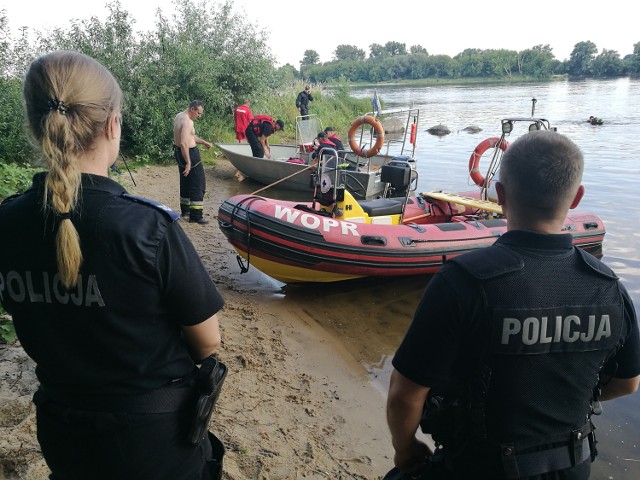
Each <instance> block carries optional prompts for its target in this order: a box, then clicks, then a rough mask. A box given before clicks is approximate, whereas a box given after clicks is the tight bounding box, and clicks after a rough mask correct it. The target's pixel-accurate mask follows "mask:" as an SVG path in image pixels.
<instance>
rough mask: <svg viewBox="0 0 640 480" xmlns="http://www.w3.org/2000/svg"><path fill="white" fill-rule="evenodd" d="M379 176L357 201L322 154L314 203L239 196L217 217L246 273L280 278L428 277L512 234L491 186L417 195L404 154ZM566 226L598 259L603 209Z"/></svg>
mask: <svg viewBox="0 0 640 480" xmlns="http://www.w3.org/2000/svg"><path fill="white" fill-rule="evenodd" d="M496 150H497V151H498V150H499V151H503V150H501V149H500V148H497V149H496ZM381 177H382V181H383V182H385V183H386V184H387V189H386V190H385V196H384V197H383V198H378V199H374V200H359V201H357V200H355V199H354V197H353V196H352V195H351V194H350V192H349V191H348V189H346V188H345V187H344V184H343V183H341V181H340V169H339V168H336V167H335V166H334V167H333V168H332V166H331V163H330V161H326V160H323V161H322V162H321V164H320V167H319V170H318V172H317V173H316V181H317V183H316V185H317V188H316V193H315V194H314V198H313V201H312V202H308V203H300V202H292V201H284V200H276V199H272V198H265V197H261V196H255V195H236V196H234V197H231V198H229V199H228V200H226V201H225V202H224V203H222V205H221V206H220V208H219V211H218V223H219V226H220V228H221V230H222V231H223V232H224V234H225V236H226V237H227V238H228V240H229V242H230V243H231V245H232V246H233V247H234V249H235V250H236V251H237V253H238V261H239V264H240V265H241V268H242V271H246V270H247V269H248V268H249V264H251V265H253V266H254V267H255V268H257V269H259V270H260V271H262V272H263V273H266V274H267V275H269V276H271V277H273V278H275V279H276V280H279V281H281V282H284V283H302V282H336V281H342V280H349V279H354V278H359V277H369V276H380V277H385V276H404V275H422V274H431V273H435V272H436V271H437V270H438V269H440V267H441V266H442V265H443V264H444V263H445V262H446V261H447V260H448V259H450V258H453V257H455V256H457V255H461V254H463V253H466V252H469V251H472V250H476V249H478V248H484V247H487V246H489V245H492V244H493V243H494V242H495V240H496V238H498V237H499V236H500V235H502V234H503V233H505V232H506V231H507V220H506V218H505V217H504V215H503V214H502V209H501V207H500V205H498V204H496V203H494V202H493V201H491V200H490V199H486V198H483V196H486V189H485V190H483V189H481V190H480V192H467V193H447V192H442V191H432V192H423V193H420V194H417V195H416V194H413V193H412V191H413V190H412V188H411V186H412V185H414V184H416V183H417V173H416V172H415V171H414V170H413V169H412V168H411V166H410V165H409V164H408V162H406V161H402V160H399V161H397V162H391V163H390V164H389V165H385V166H383V167H382V172H381ZM483 180H484V179H483ZM485 185H487V181H486V180H485ZM564 231H566V232H568V233H571V234H572V235H573V242H574V245H577V246H579V247H581V248H583V249H585V250H586V251H588V252H590V253H591V254H593V255H594V256H597V257H601V256H602V241H603V239H604V235H605V228H604V224H603V222H602V220H601V219H600V218H599V217H598V216H597V215H594V214H592V213H573V212H572V213H569V214H568V215H567V217H566V219H565V223H564Z"/></svg>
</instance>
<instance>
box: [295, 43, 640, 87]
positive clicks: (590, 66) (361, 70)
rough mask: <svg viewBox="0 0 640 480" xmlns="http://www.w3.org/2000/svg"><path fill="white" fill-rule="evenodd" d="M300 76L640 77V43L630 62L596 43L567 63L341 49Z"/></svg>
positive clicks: (400, 48) (303, 66) (310, 55)
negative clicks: (601, 48) (562, 75)
mask: <svg viewBox="0 0 640 480" xmlns="http://www.w3.org/2000/svg"><path fill="white" fill-rule="evenodd" d="M300 74H301V75H302V76H303V77H304V78H306V79H308V80H309V81H312V82H328V81H331V80H337V79H345V80H347V81H350V82H385V81H392V80H415V79H423V78H435V79H462V78H509V79H511V78H513V79H518V78H536V79H544V78H548V77H550V76H552V75H559V74H567V75H569V76H570V77H573V78H608V77H619V76H626V75H638V74H640V42H639V43H636V44H635V45H634V49H633V53H632V54H630V55H627V56H626V57H625V58H620V55H619V54H618V52H616V51H615V50H607V49H603V50H602V52H600V53H598V48H597V47H596V44H595V43H593V42H591V41H584V42H578V43H576V44H575V46H574V48H573V51H572V52H571V56H570V57H569V59H568V60H565V61H562V62H561V61H559V60H557V59H556V58H555V56H554V55H553V51H552V48H551V47H550V46H549V45H536V46H533V47H531V48H529V49H526V50H522V51H520V52H518V51H515V50H506V49H489V50H480V49H475V48H469V49H466V50H464V51H463V52H461V53H459V54H458V55H456V56H454V57H450V56H448V55H429V53H428V52H427V50H426V49H425V48H424V47H422V46H421V45H413V46H411V47H409V49H408V50H407V47H406V44H404V43H400V42H387V43H386V44H384V45H380V44H377V43H374V44H371V45H369V56H368V57H367V56H366V53H365V51H364V50H362V49H360V48H358V47H356V46H354V45H338V46H337V47H336V49H335V51H334V54H333V60H332V61H330V62H326V63H320V56H319V55H318V53H317V52H316V51H315V50H306V51H305V52H304V56H303V58H302V60H301V61H300Z"/></svg>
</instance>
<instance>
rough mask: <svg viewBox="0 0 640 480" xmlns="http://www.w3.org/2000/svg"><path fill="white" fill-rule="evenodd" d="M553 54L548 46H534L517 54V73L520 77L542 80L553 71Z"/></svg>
mask: <svg viewBox="0 0 640 480" xmlns="http://www.w3.org/2000/svg"><path fill="white" fill-rule="evenodd" d="M553 58H554V57H553V52H552V49H551V47H550V46H549V45H536V46H534V47H532V48H529V49H527V50H523V51H521V52H519V53H518V57H517V62H518V72H519V73H520V74H521V75H526V76H532V77H537V78H544V77H548V76H550V75H551V73H552V70H553V67H552V65H553Z"/></svg>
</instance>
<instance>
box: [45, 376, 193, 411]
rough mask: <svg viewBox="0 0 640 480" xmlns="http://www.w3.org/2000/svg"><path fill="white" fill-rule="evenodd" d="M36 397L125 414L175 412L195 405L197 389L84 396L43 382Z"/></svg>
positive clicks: (84, 408)
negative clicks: (57, 389) (46, 385)
mask: <svg viewBox="0 0 640 480" xmlns="http://www.w3.org/2000/svg"><path fill="white" fill-rule="evenodd" d="M35 396H39V397H41V398H42V397H44V399H45V400H46V399H48V400H51V401H53V402H56V403H60V404H63V405H66V406H69V407H73V408H77V409H79V410H90V411H96V412H100V411H102V412H121V413H125V412H126V413H173V412H177V411H180V410H182V409H184V408H186V407H187V406H189V405H195V400H196V390H195V388H194V386H193V385H192V384H191V383H189V384H181V385H180V386H176V387H164V388H159V389H156V390H151V391H149V392H145V393H141V394H137V395H83V394H70V393H67V392H60V391H53V390H51V389H48V388H45V387H43V386H42V385H40V388H39V389H38V391H37V392H36V394H35ZM35 396H34V399H35ZM36 403H37V402H36Z"/></svg>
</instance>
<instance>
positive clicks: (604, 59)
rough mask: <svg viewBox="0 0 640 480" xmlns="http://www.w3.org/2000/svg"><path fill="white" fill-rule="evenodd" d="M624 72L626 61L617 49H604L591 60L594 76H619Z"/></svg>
mask: <svg viewBox="0 0 640 480" xmlns="http://www.w3.org/2000/svg"><path fill="white" fill-rule="evenodd" d="M623 72H624V63H623V62H622V59H621V58H620V54H619V53H618V52H616V51H615V50H607V49H606V48H605V49H603V50H602V53H600V55H597V56H596V57H595V58H594V59H593V61H592V62H591V73H592V74H593V76H594V77H617V76H621V75H622V74H623Z"/></svg>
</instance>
